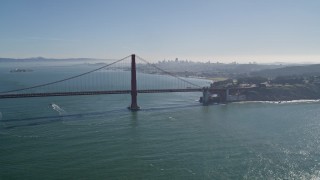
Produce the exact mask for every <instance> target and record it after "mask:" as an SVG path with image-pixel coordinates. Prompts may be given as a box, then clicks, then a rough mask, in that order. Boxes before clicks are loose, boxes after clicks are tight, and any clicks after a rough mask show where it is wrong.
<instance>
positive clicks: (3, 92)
mask: <svg viewBox="0 0 320 180" xmlns="http://www.w3.org/2000/svg"><path fill="white" fill-rule="evenodd" d="M130 56H131V55H129V56H127V57H124V58H122V59H119V60H117V61H115V62H112V63H110V64H107V65H105V66H102V67H100V68H97V69H94V70H91V71H88V72H85V73H82V74H79V75H76V76H71V77H68V78H65V79H61V80H58V81H53V82H50V83H45V84H40V85H35V86H31V87H27V88H21V89H15V90H10V91H2V92H0V94H5V93H12V92H18V91H23V90H28V89H34V88H38V87H44V86H48V85H52V84H56V83H60V82H64V81H68V80H70V79H74V78H77V77H81V76H84V75H86V74H90V73H93V72H95V71H98V70H100V69H104V68H106V67H108V66H111V65H113V64H116V63H118V62H121V61H123V60H125V59H127V58H128V57H130Z"/></svg>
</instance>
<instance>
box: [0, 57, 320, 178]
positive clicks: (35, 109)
mask: <svg viewBox="0 0 320 180" xmlns="http://www.w3.org/2000/svg"><path fill="white" fill-rule="evenodd" d="M21 67H24V68H30V69H33V70H34V71H33V72H25V73H10V69H14V68H21ZM92 68H93V67H92V66H90V65H88V64H82V63H79V64H72V63H71V64H65V63H64V64H63V63H62V64H56V63H54V64H48V63H26V64H21V63H2V64H1V65H0V91H5V90H10V89H15V88H20V87H27V86H28V85H34V84H39V83H43V82H47V81H54V80H59V79H61V78H63V77H68V76H72V75H75V74H78V73H81V72H85V71H87V70H90V69H92ZM121 73H123V74H125V75H124V76H126V77H127V74H128V73H127V72H117V73H113V75H114V76H117V77H118V76H119V74H121ZM153 76H158V75H150V74H139V77H140V78H142V79H143V78H144V79H148V78H153ZM158 78H160V79H161V82H162V83H168V84H170V83H171V82H170V78H169V77H166V76H161V77H158ZM114 79H117V78H114ZM138 80H139V79H138ZM129 81H130V80H128V82H129ZM192 81H194V82H198V83H200V84H203V85H205V84H208V82H207V81H206V80H196V79H192ZM144 82H146V81H144ZM95 83H101V82H100V81H99V82H95ZM114 84H115V86H116V84H117V81H115V82H114ZM93 85H94V82H93ZM141 86H146V84H144V83H142V84H141ZM73 87H77V85H76V84H73ZM123 88H125V87H123ZM201 95H202V94H201V93H200V92H199V93H197V92H193V93H159V94H138V104H139V106H140V107H141V110H140V111H138V112H131V111H129V110H128V109H127V107H128V106H129V104H130V95H97V96H71V97H45V98H22V99H0V179H139V180H140V179H183V180H184V179H319V178H320V153H319V149H320V106H319V105H320V102H319V101H317V100H300V101H290V102H283V103H280V104H279V103H276V102H241V103H229V104H221V105H212V106H202V105H201V104H200V103H199V102H198V100H199V97H200V96H201Z"/></svg>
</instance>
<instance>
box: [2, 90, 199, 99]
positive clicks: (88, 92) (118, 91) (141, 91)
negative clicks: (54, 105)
mask: <svg viewBox="0 0 320 180" xmlns="http://www.w3.org/2000/svg"><path fill="white" fill-rule="evenodd" d="M201 91H202V88H187V89H149V90H137V92H138V93H170V92H201ZM130 93H131V90H114V91H81V92H48V93H21V94H0V99H7V98H28V97H50V96H84V95H102V94H130Z"/></svg>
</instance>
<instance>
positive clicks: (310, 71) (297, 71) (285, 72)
mask: <svg viewBox="0 0 320 180" xmlns="http://www.w3.org/2000/svg"><path fill="white" fill-rule="evenodd" d="M251 74H252V75H257V76H263V77H271V78H272V77H276V76H294V75H315V76H320V64H313V65H305V66H288V67H284V68H277V69H265V70H261V71H258V72H253V73H251Z"/></svg>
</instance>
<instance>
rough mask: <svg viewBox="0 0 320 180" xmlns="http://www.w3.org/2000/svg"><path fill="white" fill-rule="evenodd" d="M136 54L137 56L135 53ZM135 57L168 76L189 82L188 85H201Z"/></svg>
mask: <svg viewBox="0 0 320 180" xmlns="http://www.w3.org/2000/svg"><path fill="white" fill-rule="evenodd" d="M136 56H137V55H136ZM137 57H138V58H139V59H140V60H141V61H143V62H145V63H147V64H148V65H150V66H152V67H154V68H156V69H158V70H160V71H162V72H164V73H166V74H168V75H170V76H172V77H175V78H177V79H179V80H180V81H183V82H185V83H187V84H190V85H192V86H196V87H199V88H202V87H201V86H199V85H197V84H194V83H192V82H189V81H187V80H185V79H182V78H181V77H179V76H177V75H175V74H172V73H170V72H168V71H166V70H163V69H161V68H159V67H158V66H156V65H154V64H151V63H149V62H148V61H147V60H145V59H143V58H141V57H140V56H137Z"/></svg>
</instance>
